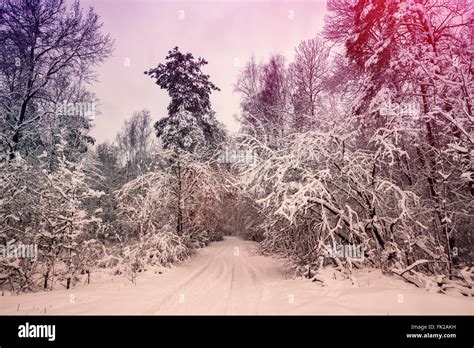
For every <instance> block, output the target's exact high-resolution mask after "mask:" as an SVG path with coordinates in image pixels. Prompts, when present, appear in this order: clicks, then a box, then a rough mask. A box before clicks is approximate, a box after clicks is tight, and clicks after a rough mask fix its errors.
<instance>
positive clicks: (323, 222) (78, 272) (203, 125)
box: [0, 0, 474, 311]
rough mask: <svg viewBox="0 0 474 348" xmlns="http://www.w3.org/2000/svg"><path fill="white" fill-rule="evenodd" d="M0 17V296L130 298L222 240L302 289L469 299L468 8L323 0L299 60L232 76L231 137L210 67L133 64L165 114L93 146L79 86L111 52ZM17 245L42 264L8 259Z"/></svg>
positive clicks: (63, 23) (92, 21)
mask: <svg viewBox="0 0 474 348" xmlns="http://www.w3.org/2000/svg"><path fill="white" fill-rule="evenodd" d="M1 4H2V5H1V8H0V42H1V45H0V85H1V89H0V221H1V224H0V244H1V251H2V253H0V256H1V257H0V286H1V288H2V295H3V293H4V292H5V293H6V292H9V293H12V294H15V295H19V294H23V293H31V292H45V291H49V290H53V289H54V290H60V289H63V290H68V289H74V288H75V287H77V286H79V285H80V286H86V287H87V286H91V285H92V284H94V281H95V274H97V273H98V272H99V273H100V272H101V271H104V270H106V271H108V272H109V273H110V274H111V275H114V276H124V277H127V279H129V281H130V282H131V284H133V283H135V282H136V279H137V277H139V276H140V274H142V273H143V272H145V271H147V270H150V269H153V267H163V269H166V268H169V267H175V266H177V265H179V264H180V263H182V262H185V261H186V260H188V259H190V258H191V259H192V257H194V256H195V255H197V254H199V253H200V251H201V250H205V249H206V248H209V246H210V245H212V244H214V243H219V242H220V241H222V240H223V239H225V238H227V236H231V238H239V239H243V240H247V241H251V242H252V243H254V244H255V245H256V246H257V247H256V248H257V251H258V254H259V255H265V256H270V257H274V258H279V259H284V260H285V262H286V267H288V268H290V269H291V270H292V272H294V274H295V276H296V277H302V278H303V279H305V281H306V282H309V283H311V285H312V286H314V287H316V286H318V284H319V283H322V282H323V281H322V280H321V278H320V272H321V271H322V270H324V269H326V268H327V267H330V268H332V269H334V270H335V271H336V272H337V274H338V275H339V276H340V277H341V279H346V280H348V281H350V282H352V283H353V284H354V283H355V282H356V280H355V278H354V276H353V275H354V272H357V271H360V270H365V269H376V270H379V271H380V272H381V273H382V274H384V275H389V276H391V277H393V278H396V279H398V280H400V281H403V282H404V283H406V284H407V285H409V286H411V287H414V288H420V289H423V291H425V290H429V291H431V292H434V293H441V294H443V295H442V296H447V295H446V294H448V293H450V294H451V293H456V294H458V296H459V297H460V298H463V297H472V296H473V294H474V291H473V288H472V286H473V281H472V278H473V276H474V268H473V266H472V257H473V251H472V245H473V240H472V232H473V230H474V209H473V208H474V205H473V202H474V200H473V197H474V172H473V170H474V169H473V168H474V136H473V129H474V128H473V126H474V115H473V105H472V103H473V87H474V84H473V73H474V66H473V63H474V62H473V45H472V42H473V33H474V27H473V25H474V22H473V19H474V17H473V9H474V3H473V2H471V1H470V0H456V1H452V0H449V1H448V0H403V1H396V0H387V1H380V0H328V1H327V5H326V6H327V15H326V16H325V22H324V29H323V30H322V31H321V32H320V33H319V35H317V36H316V37H313V38H301V41H300V43H299V44H298V45H297V46H296V47H294V55H293V56H292V57H287V56H284V55H282V54H279V53H275V54H273V55H272V56H271V57H269V58H265V59H263V58H261V57H260V56H259V55H258V48H256V51H255V54H254V56H253V57H252V58H251V59H250V60H248V61H246V62H245V64H243V65H242V67H241V69H240V72H239V75H238V78H237V79H236V80H235V81H234V84H233V88H234V92H235V93H236V94H237V95H238V97H239V98H240V110H241V111H240V113H239V114H238V115H235V118H236V120H237V121H238V122H239V124H240V130H239V131H238V132H229V131H228V130H227V129H226V127H225V126H224V124H222V122H221V121H219V115H217V113H216V112H215V111H214V110H213V105H212V104H211V96H212V98H219V91H220V87H219V86H218V85H217V84H215V82H213V81H214V80H213V78H214V76H210V75H208V74H207V73H206V69H207V67H208V66H211V65H212V64H218V63H219V62H215V61H208V60H206V57H201V53H200V52H188V50H187V49H186V47H181V46H179V47H169V51H168V53H167V55H166V56H162V58H161V59H159V60H158V61H156V62H155V63H154V64H152V65H150V66H147V67H145V68H144V69H142V70H143V72H142V74H143V78H147V80H148V83H149V88H150V89H151V90H153V91H155V92H156V94H157V95H158V94H159V93H164V94H166V95H168V96H169V105H168V108H167V110H163V111H162V114H161V115H152V114H151V112H150V111H149V110H147V109H146V108H143V109H138V110H137V111H136V112H135V113H133V115H130V117H129V118H128V119H127V120H126V121H125V122H124V123H123V125H122V126H121V130H120V132H119V133H118V134H117V135H116V137H115V139H114V140H113V141H104V142H99V141H97V140H96V139H94V137H93V136H92V135H91V134H90V133H91V130H92V129H93V126H94V116H95V115H98V116H97V117H105V116H106V115H103V114H101V112H100V107H98V108H97V110H96V108H95V106H94V105H100V100H98V98H97V96H96V95H95V94H94V93H93V92H92V91H91V90H90V88H89V86H90V84H91V83H92V82H93V81H95V80H97V77H98V76H97V68H98V67H100V66H101V64H104V62H106V61H107V60H108V59H110V57H111V56H112V55H113V52H114V37H113V33H110V34H109V33H107V32H106V31H105V30H104V29H103V26H102V21H101V17H100V13H97V12H96V11H95V10H94V8H93V7H91V8H89V9H88V8H86V7H83V6H82V5H81V3H80V2H79V1H75V2H68V1H64V0H2V1H1ZM262 30H264V29H262ZM283 39H284V38H283ZM117 103H120V100H117ZM154 118H156V120H157V121H156V122H155V121H154ZM110 122H114V121H113V119H111V121H110ZM21 245H22V246H35V247H36V248H37V252H36V254H35V256H34V257H18V255H16V256H17V257H9V256H11V255H10V254H11V252H12V251H14V250H16V252H17V254H18V251H19V248H20V246H21ZM344 246H356V247H357V251H358V254H357V255H355V253H354V254H353V255H351V257H348V256H347V253H345V252H344V251H347V250H346V249H344ZM35 250H36V249H35ZM9 253H10V254H9ZM160 269H162V268H160ZM160 273H161V271H160ZM201 276H205V275H201ZM311 281H312V282H311ZM132 286H133V285H132ZM4 298H5V297H4ZM45 311H46V309H45Z"/></svg>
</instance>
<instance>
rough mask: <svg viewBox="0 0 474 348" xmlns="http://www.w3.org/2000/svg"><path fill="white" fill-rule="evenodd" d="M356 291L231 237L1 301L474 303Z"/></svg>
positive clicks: (50, 308) (248, 307)
mask: <svg viewBox="0 0 474 348" xmlns="http://www.w3.org/2000/svg"><path fill="white" fill-rule="evenodd" d="M355 276H356V279H357V284H356V285H352V284H351V283H350V282H349V281H344V280H340V279H334V273H333V271H332V270H326V271H325V272H324V273H323V274H322V275H321V278H324V280H325V286H321V285H320V284H317V283H313V282H310V281H308V280H307V279H294V278H293V276H292V275H291V274H289V273H288V272H287V271H285V267H284V265H283V263H282V262H280V261H279V260H276V259H274V258H271V257H266V256H261V255H258V254H257V253H256V244H255V243H253V242H249V241H243V240H240V239H238V238H234V237H227V238H225V240H224V241H222V242H217V243H213V244H212V245H210V246H209V247H207V248H205V249H202V250H201V251H200V252H199V253H198V254H197V255H196V256H194V257H192V258H191V259H189V260H188V261H187V262H184V263H182V264H180V265H177V266H176V267H173V268H171V269H167V270H164V271H163V273H162V274H160V273H159V272H158V271H157V270H155V271H148V272H145V273H143V274H141V275H140V276H139V277H138V278H137V283H136V285H135V284H132V283H131V282H130V281H129V280H126V279H125V278H123V277H121V276H114V277H108V278H106V279H99V280H97V279H95V278H93V281H92V283H91V284H90V285H87V286H86V285H81V286H78V287H75V288H73V289H71V290H55V291H51V292H40V293H32V294H24V295H20V296H12V295H5V296H3V297H0V314H44V313H46V314H349V315H350V314H382V315H384V314H473V313H474V312H473V300H472V298H470V299H469V298H466V297H457V296H451V295H441V294H435V293H429V292H427V291H425V290H422V289H417V288H414V287H413V286H411V285H409V284H406V283H405V282H403V281H401V280H398V279H395V278H392V277H388V276H385V275H382V274H381V273H380V272H379V271H375V270H374V271H364V272H360V273H356V274H355Z"/></svg>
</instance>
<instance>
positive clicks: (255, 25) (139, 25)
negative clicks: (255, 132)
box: [81, 0, 326, 142]
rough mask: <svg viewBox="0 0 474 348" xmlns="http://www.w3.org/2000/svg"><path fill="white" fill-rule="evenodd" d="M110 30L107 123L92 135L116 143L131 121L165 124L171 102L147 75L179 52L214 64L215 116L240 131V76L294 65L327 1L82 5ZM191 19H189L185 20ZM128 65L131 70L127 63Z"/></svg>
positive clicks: (102, 86)
mask: <svg viewBox="0 0 474 348" xmlns="http://www.w3.org/2000/svg"><path fill="white" fill-rule="evenodd" d="M81 4H82V6H83V7H88V6H89V5H92V6H93V7H94V8H95V10H96V12H97V13H98V14H99V15H100V17H101V18H102V21H103V22H104V27H103V32H105V33H110V35H111V36H112V37H113V39H114V40H115V50H114V52H113V56H112V57H110V58H109V59H108V60H107V61H106V62H105V63H104V64H102V65H101V66H100V67H99V68H98V69H97V72H98V75H99V82H98V83H94V84H93V86H92V90H93V92H95V93H96V95H97V97H98V98H99V103H100V104H99V109H100V110H101V115H98V116H97V117H96V119H95V128H94V130H93V132H92V135H93V136H95V138H96V139H97V141H99V142H101V141H103V140H114V138H115V135H116V134H117V132H118V131H119V129H120V128H121V127H122V124H123V122H124V120H125V119H127V118H128V117H130V116H131V115H132V113H133V112H134V111H138V110H141V109H144V108H146V109H148V110H150V111H151V114H152V117H153V120H157V119H159V118H161V117H163V116H166V113H167V110H166V107H167V105H168V103H169V97H168V94H167V93H166V91H164V90H161V89H160V88H159V87H158V86H156V85H155V84H154V81H153V80H152V79H151V78H150V77H148V76H146V75H145V74H144V73H143V72H144V71H145V70H148V69H149V68H152V67H155V66H156V65H158V63H159V62H162V61H164V58H165V56H166V54H167V52H168V50H170V49H171V48H173V47H174V46H178V47H179V48H180V49H181V50H182V51H186V52H191V53H193V54H194V56H195V57H197V56H202V57H204V58H205V59H206V60H207V61H208V62H209V64H208V65H207V66H206V67H205V72H206V73H207V74H209V75H210V76H211V81H213V82H214V83H215V84H216V85H217V86H218V87H219V88H220V89H221V91H220V92H214V93H213V94H212V98H211V100H212V105H213V109H214V110H215V111H216V113H217V118H218V119H219V120H220V121H221V122H223V123H224V124H225V125H226V126H227V129H228V130H230V131H236V130H237V129H238V124H237V123H236V122H235V121H234V119H233V114H237V113H239V98H240V97H239V95H238V94H237V93H234V92H233V85H234V84H235V82H236V80H237V76H238V74H239V70H240V69H241V68H242V67H243V66H244V65H245V63H246V62H247V61H248V59H249V58H250V57H251V56H252V55H255V57H256V58H257V59H259V60H260V59H266V58H268V57H269V56H270V55H271V54H273V53H282V54H284V55H285V56H286V57H287V60H288V61H291V60H292V58H293V55H294V48H295V47H296V45H297V44H298V43H299V42H300V41H301V40H306V39H310V38H313V37H315V36H316V35H317V34H318V33H320V32H321V30H322V27H323V20H324V15H325V13H326V1H325V0H317V1H232V2H231V1H173V2H171V1H158V0H141V1H136V0H119V1H117V0H83V1H82V2H81ZM183 14H184V18H183V19H180V17H182V16H183ZM127 62H129V66H126V63H127Z"/></svg>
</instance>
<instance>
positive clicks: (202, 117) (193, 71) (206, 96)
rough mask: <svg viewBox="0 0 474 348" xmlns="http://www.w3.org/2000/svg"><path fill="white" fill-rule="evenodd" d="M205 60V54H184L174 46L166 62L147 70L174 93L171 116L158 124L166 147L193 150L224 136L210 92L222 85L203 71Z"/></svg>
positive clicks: (219, 140)
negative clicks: (213, 109) (199, 55)
mask: <svg viewBox="0 0 474 348" xmlns="http://www.w3.org/2000/svg"><path fill="white" fill-rule="evenodd" d="M206 64H208V63H207V61H206V60H204V59H203V58H198V59H197V60H196V59H194V56H193V55H192V54H191V53H186V54H183V53H181V52H180V51H179V49H178V47H175V48H174V49H173V50H171V51H169V52H168V55H167V56H166V63H164V64H163V63H160V64H158V66H157V67H156V68H154V69H150V70H148V71H146V72H145V74H147V75H149V76H150V77H151V78H153V79H156V84H157V85H158V86H160V87H161V88H162V89H166V90H167V91H168V94H169V96H170V97H171V102H170V104H169V106H168V116H167V117H164V118H162V119H161V120H159V121H158V122H157V123H156V124H155V129H156V134H157V136H158V138H160V139H161V141H162V142H163V146H164V147H165V148H180V149H182V150H185V151H194V150H195V149H196V148H197V147H198V146H200V147H206V146H212V145H216V144H218V143H220V142H221V141H222V140H223V139H224V131H223V127H222V125H221V124H220V123H219V122H218V121H217V119H216V118H215V113H214V112H213V111H212V108H211V101H210V95H211V92H212V91H213V90H215V91H218V90H219V88H218V87H216V86H215V85H214V84H213V83H212V82H211V81H210V80H209V75H206V74H204V73H203V72H202V70H201V68H202V67H203V66H205V65H206Z"/></svg>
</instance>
